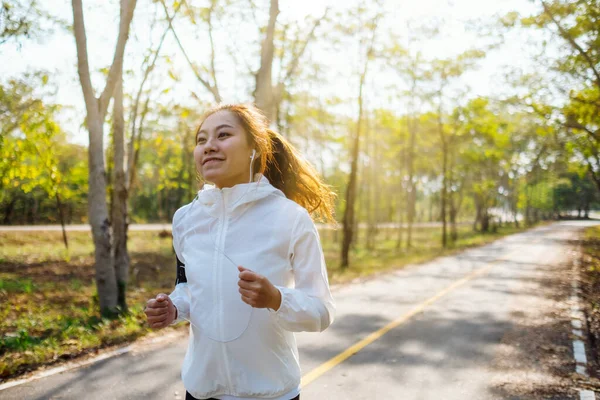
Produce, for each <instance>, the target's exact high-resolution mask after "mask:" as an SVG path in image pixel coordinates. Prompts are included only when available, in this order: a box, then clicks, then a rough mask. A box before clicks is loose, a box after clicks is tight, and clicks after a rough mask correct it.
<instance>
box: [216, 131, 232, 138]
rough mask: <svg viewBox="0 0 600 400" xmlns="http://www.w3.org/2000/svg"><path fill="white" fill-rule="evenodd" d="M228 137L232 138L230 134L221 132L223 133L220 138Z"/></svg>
mask: <svg viewBox="0 0 600 400" xmlns="http://www.w3.org/2000/svg"><path fill="white" fill-rule="evenodd" d="M227 136H231V135H230V134H229V133H228V132H221V133H219V137H220V138H222V137H227Z"/></svg>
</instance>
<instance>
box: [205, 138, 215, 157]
mask: <svg viewBox="0 0 600 400" xmlns="http://www.w3.org/2000/svg"><path fill="white" fill-rule="evenodd" d="M214 151H217V146H216V142H215V140H213V139H211V138H208V139H206V143H204V154H207V153H210V152H214Z"/></svg>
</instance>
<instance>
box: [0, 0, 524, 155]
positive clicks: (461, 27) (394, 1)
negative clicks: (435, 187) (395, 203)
mask: <svg viewBox="0 0 600 400" xmlns="http://www.w3.org/2000/svg"><path fill="white" fill-rule="evenodd" d="M188 1H191V3H192V4H194V5H196V4H198V5H201V4H202V2H199V1H194V0H188ZM257 3H258V4H259V5H260V6H262V7H263V9H264V10H268V0H259V1H257ZM327 4H330V5H332V7H334V9H340V7H345V6H347V4H349V2H343V3H342V2H340V1H335V0H328V1H323V0H303V1H295V0H281V2H280V9H281V14H280V21H286V20H290V19H301V18H303V17H304V16H306V15H315V16H318V15H321V14H322V13H323V10H324V8H325V6H326V5H327ZM342 4H343V5H342ZM44 5H45V6H47V7H48V9H50V10H52V12H53V13H55V14H57V15H58V16H60V17H61V18H63V19H65V20H67V21H69V22H71V21H72V11H71V2H70V1H67V0H46V1H44ZM84 7H85V9H84V13H85V18H86V27H87V32H88V53H89V58H90V63H91V65H92V69H93V70H96V71H97V70H99V69H100V68H103V67H106V66H107V65H109V63H110V62H111V59H112V55H113V51H114V44H115V41H116V35H117V29H118V1H117V0H88V1H85V2H84ZM155 7H156V5H153V4H151V2H150V1H147V0H146V1H144V0H138V8H137V10H136V14H135V18H134V26H133V32H132V35H131V37H130V41H129V43H128V46H127V49H126V53H127V55H126V57H127V59H126V65H125V68H126V69H130V70H132V71H133V74H132V75H130V76H128V77H127V78H126V81H125V90H126V91H128V92H129V93H133V92H134V91H135V90H136V88H137V86H138V84H139V81H140V80H141V73H140V71H141V69H140V65H141V60H142V57H143V53H144V51H145V50H146V49H147V48H148V46H149V45H150V43H152V44H153V45H156V43H157V41H158V37H159V36H160V34H162V29H155V30H154V31H153V32H152V31H151V30H150V22H151V21H152V16H153V13H154V12H155V10H156V8H155ZM384 7H385V9H386V11H387V12H386V17H385V20H384V22H383V23H382V24H381V27H380V28H379V32H380V40H383V41H385V39H387V35H389V32H390V31H393V32H396V33H397V34H399V35H401V36H403V37H405V36H406V26H407V23H408V22H409V21H410V22H411V24H412V25H413V26H414V25H417V24H419V23H421V24H422V23H426V22H427V21H433V20H435V21H441V22H442V31H441V34H440V35H439V37H437V38H436V39H435V40H432V41H430V42H428V43H421V44H419V49H421V50H422V52H423V53H424V55H425V57H427V58H445V57H452V56H455V55H457V54H459V53H461V52H463V51H465V50H467V49H470V48H473V47H477V46H480V45H481V44H482V42H483V41H485V40H486V39H485V38H484V39H482V37H481V36H480V35H478V34H477V33H475V32H471V31H469V30H468V29H466V27H465V22H466V21H468V20H475V19H478V20H484V21H490V20H491V19H492V18H493V16H495V15H502V14H505V13H506V12H508V11H511V10H516V11H519V12H521V13H523V14H528V13H529V12H531V11H532V10H533V9H534V8H535V7H534V5H532V4H531V2H526V1H523V0H503V1H491V0H419V1H407V0H387V1H385V2H384ZM266 17H267V15H266V13H265V15H263V18H266ZM261 22H264V20H263V21H261ZM188 25H189V24H188ZM175 26H176V28H177V29H178V33H179V34H180V37H181V39H182V42H183V43H184V46H185V47H186V49H187V51H188V52H189V53H190V55H191V57H192V58H193V59H194V61H195V62H197V63H202V61H203V60H207V55H208V54H209V49H210V48H209V45H208V40H207V35H206V32H205V28H204V27H203V26H200V27H196V28H195V30H194V29H190V28H191V26H189V27H186V26H185V25H184V24H181V25H177V22H176V25H175ZM219 30H220V31H221V33H220V34H217V35H216V37H215V41H216V44H217V51H218V52H219V54H218V58H217V69H218V79H219V85H220V86H221V92H222V94H223V96H224V98H225V100H226V101H231V102H236V101H247V100H249V92H248V88H249V85H250V84H251V80H250V79H249V78H248V77H247V76H246V75H244V70H245V67H244V65H243V64H242V65H235V63H233V62H232V59H231V57H230V56H229V54H228V51H227V50H226V49H227V48H228V47H229V48H231V47H233V46H234V45H235V47H236V48H237V51H238V54H239V55H240V58H241V59H246V60H248V62H250V63H251V65H252V66H253V67H254V68H256V67H257V64H258V62H259V53H258V47H256V45H254V46H250V45H249V43H251V42H252V41H254V42H255V43H256V39H257V38H258V36H257V35H258V32H257V29H256V27H255V26H254V23H253V22H252V23H250V21H247V22H246V23H238V24H235V25H228V26H226V27H223V28H219ZM519 35H522V33H518V32H511V33H509V34H507V35H506V41H505V44H504V45H503V46H502V47H501V48H500V49H498V50H495V51H493V52H491V53H489V54H488V57H487V58H486V59H485V60H484V61H482V62H481V65H480V68H479V69H478V70H476V71H472V72H469V73H468V74H467V75H465V78H464V79H463V80H462V81H461V82H462V83H461V85H462V86H465V85H468V86H469V87H470V88H471V93H472V94H473V95H492V96H493V95H498V94H499V93H501V92H502V91H503V90H505V87H506V85H505V83H504V81H503V80H502V78H501V76H502V72H503V68H504V66H506V65H512V66H520V67H521V68H524V69H528V68H531V67H532V64H531V61H530V59H529V55H528V53H527V50H526V42H527V41H526V40H523V37H522V36H519ZM311 52H312V57H313V58H315V59H319V60H320V61H321V62H322V63H323V64H325V65H326V66H327V73H326V79H324V80H323V81H324V82H323V84H322V85H321V86H319V87H317V88H315V87H314V85H313V86H312V87H311V90H318V91H319V92H320V93H321V94H322V95H324V96H327V95H329V94H335V95H337V96H341V97H345V98H354V97H355V96H356V93H357V88H356V86H357V84H356V74H355V67H356V63H357V62H358V57H357V52H353V51H352V49H348V51H347V52H345V53H335V52H332V51H331V49H330V47H329V46H327V44H323V45H318V46H312V47H311ZM161 55H168V56H169V57H170V58H171V61H172V66H171V68H172V69H173V71H175V72H176V73H177V74H179V75H180V76H181V81H180V82H177V83H176V82H173V81H170V80H169V78H167V77H166V75H167V74H166V72H167V68H166V66H165V65H166V64H165V62H163V63H162V68H161V69H157V71H155V72H154V74H153V79H154V80H153V84H155V85H157V86H160V87H161V88H165V87H168V86H169V85H171V86H172V89H173V90H171V92H169V93H170V94H169V96H173V98H174V97H177V98H183V99H185V101H188V99H189V97H190V96H189V94H190V90H193V91H194V92H196V93H198V94H199V95H201V96H202V97H203V98H204V99H206V100H210V97H209V96H208V95H207V93H206V90H204V89H203V87H202V86H201V85H200V84H199V83H198V82H197V80H196V79H195V78H194V77H193V75H192V74H191V72H190V70H189V67H188V65H187V64H186V62H185V59H184V57H183V55H182V54H181V53H180V52H179V50H178V48H177V46H176V44H175V41H174V40H173V38H172V36H171V35H170V34H169V36H168V37H167V42H166V43H165V45H164V46H163V51H162V53H161ZM0 59H2V60H3V62H2V63H1V64H0V77H1V78H0V79H2V80H5V79H7V78H8V77H11V76H18V75H19V74H21V73H23V72H25V71H27V70H37V69H45V70H47V71H48V72H49V73H50V77H51V81H53V82H54V83H56V84H57V85H58V92H57V93H56V96H55V98H54V99H53V101H55V102H58V103H61V104H64V105H65V106H66V107H65V109H64V111H63V112H62V113H61V118H60V122H61V123H62V125H63V127H64V128H65V129H66V130H67V131H68V132H69V133H70V139H71V140H72V141H74V142H77V143H81V144H87V142H88V139H87V131H86V130H85V129H83V128H82V127H81V124H82V121H83V118H84V116H85V107H84V104H83V96H82V94H81V87H80V85H79V79H78V76H77V69H76V62H77V60H76V53H75V40H74V38H73V36H72V34H70V33H69V32H66V31H58V32H55V33H54V34H53V35H50V36H49V37H46V38H43V39H42V40H41V41H40V42H39V43H34V42H25V43H23V44H22V45H21V46H20V47H17V46H14V45H12V44H5V45H3V46H2V47H0ZM4 60H9V61H8V62H5V61H4ZM369 81H370V87H369V89H368V90H367V96H368V103H369V104H370V105H371V106H388V107H389V106H391V107H392V108H395V109H397V108H398V107H401V105H399V104H393V103H394V101H395V100H394V99H392V98H390V96H389V93H388V94H385V92H386V90H388V91H389V89H386V87H388V86H389V85H390V84H398V85H402V83H401V82H399V81H398V78H397V77H396V76H395V75H394V74H391V73H390V72H384V71H381V70H377V69H374V70H372V73H371V79H370V80H369ZM94 83H95V87H96V90H97V91H99V90H100V89H101V87H103V86H101V85H103V84H104V80H103V78H102V76H100V74H98V73H96V74H94ZM301 85H302V84H301ZM189 104H195V103H194V102H193V100H190V103H189Z"/></svg>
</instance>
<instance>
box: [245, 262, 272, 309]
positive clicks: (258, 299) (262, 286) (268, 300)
mask: <svg viewBox="0 0 600 400" xmlns="http://www.w3.org/2000/svg"><path fill="white" fill-rule="evenodd" d="M238 270H239V271H240V275H239V276H240V280H239V281H238V286H239V287H240V289H239V291H240V294H241V295H242V300H243V301H244V303H247V304H249V305H251V306H252V307H254V308H267V307H268V308H271V309H273V310H275V311H277V310H278V309H279V306H280V305H281V293H280V292H279V289H277V288H276V287H275V286H273V284H272V283H271V282H270V281H269V280H268V279H267V278H265V277H264V276H262V275H260V274H257V273H256V272H254V271H252V270H249V269H247V268H244V267H242V266H239V267H238Z"/></svg>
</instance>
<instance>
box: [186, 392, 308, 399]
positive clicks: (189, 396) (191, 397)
mask: <svg viewBox="0 0 600 400" xmlns="http://www.w3.org/2000/svg"><path fill="white" fill-rule="evenodd" d="M185 400H198V399H197V398H195V397H194V396H192V395H191V394H190V392H187V391H186V392H185ZM207 400H218V399H215V398H214V397H211V398H210V399H207ZM290 400H300V395H298V396H296V397H294V398H293V399H290Z"/></svg>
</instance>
